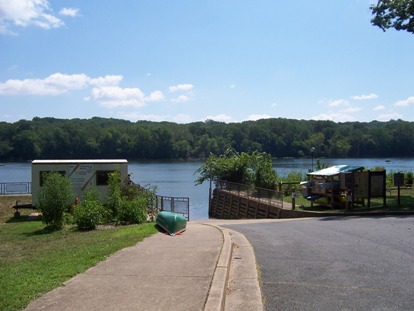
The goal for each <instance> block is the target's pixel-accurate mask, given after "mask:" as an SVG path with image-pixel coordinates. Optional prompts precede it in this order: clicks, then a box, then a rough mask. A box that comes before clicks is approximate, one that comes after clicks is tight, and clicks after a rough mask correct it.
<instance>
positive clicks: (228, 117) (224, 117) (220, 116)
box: [206, 114, 233, 122]
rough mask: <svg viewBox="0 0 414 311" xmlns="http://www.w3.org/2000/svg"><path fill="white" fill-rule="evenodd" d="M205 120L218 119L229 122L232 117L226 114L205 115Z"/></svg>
mask: <svg viewBox="0 0 414 311" xmlns="http://www.w3.org/2000/svg"><path fill="white" fill-rule="evenodd" d="M206 120H214V121H219V122H230V121H232V120H233V118H232V117H230V116H228V115H226V114H218V115H216V116H207V117H206Z"/></svg>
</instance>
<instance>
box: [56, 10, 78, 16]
mask: <svg viewBox="0 0 414 311" xmlns="http://www.w3.org/2000/svg"><path fill="white" fill-rule="evenodd" d="M59 14H60V15H63V16H70V17H76V16H78V15H79V9H74V8H63V9H61V10H60V11H59Z"/></svg>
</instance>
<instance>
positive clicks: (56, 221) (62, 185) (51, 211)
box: [36, 172, 74, 230]
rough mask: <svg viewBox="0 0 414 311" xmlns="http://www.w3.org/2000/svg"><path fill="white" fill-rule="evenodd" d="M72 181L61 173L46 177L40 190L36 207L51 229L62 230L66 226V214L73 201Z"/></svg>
mask: <svg viewBox="0 0 414 311" xmlns="http://www.w3.org/2000/svg"><path fill="white" fill-rule="evenodd" d="M73 197H74V195H73V192H72V187H71V184H70V180H69V179H68V178H67V177H65V176H62V175H61V174H59V173H55V172H54V173H50V174H48V175H47V176H46V178H45V181H44V184H43V187H42V188H40V190H39V194H38V197H37V198H38V199H37V203H36V206H37V208H38V209H39V211H40V212H41V213H42V220H43V222H44V223H45V224H46V226H47V227H48V228H49V229H52V230H57V229H61V228H62V227H63V224H64V213H65V212H66V211H68V209H69V206H70V205H69V202H72V201H73Z"/></svg>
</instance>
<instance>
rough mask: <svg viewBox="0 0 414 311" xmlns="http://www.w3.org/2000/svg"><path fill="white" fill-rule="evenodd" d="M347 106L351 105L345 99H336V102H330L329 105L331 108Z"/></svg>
mask: <svg viewBox="0 0 414 311" xmlns="http://www.w3.org/2000/svg"><path fill="white" fill-rule="evenodd" d="M347 105H349V103H348V101H346V100H345V99H334V100H330V101H329V103H328V106H329V107H338V106H347Z"/></svg>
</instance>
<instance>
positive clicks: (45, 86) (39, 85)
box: [0, 72, 122, 95]
mask: <svg viewBox="0 0 414 311" xmlns="http://www.w3.org/2000/svg"><path fill="white" fill-rule="evenodd" d="M121 80H122V76H115V75H108V76H104V77H98V78H90V77H88V76H87V75H85V74H83V73H82V74H72V75H68V74H62V73H59V72H57V73H54V74H52V75H50V76H48V77H46V78H44V79H24V80H7V81H6V82H3V83H0V95H60V94H64V93H67V92H69V91H72V90H79V89H82V88H85V87H87V86H88V85H95V86H102V85H117V84H119V82H120V81H121Z"/></svg>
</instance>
